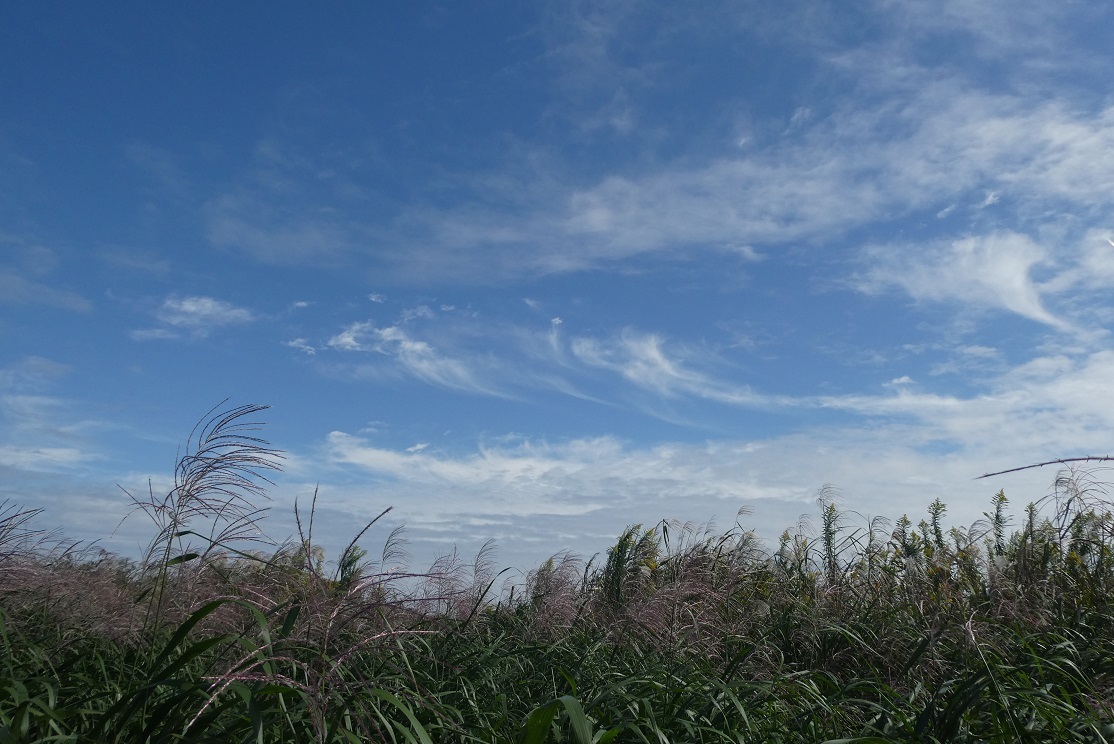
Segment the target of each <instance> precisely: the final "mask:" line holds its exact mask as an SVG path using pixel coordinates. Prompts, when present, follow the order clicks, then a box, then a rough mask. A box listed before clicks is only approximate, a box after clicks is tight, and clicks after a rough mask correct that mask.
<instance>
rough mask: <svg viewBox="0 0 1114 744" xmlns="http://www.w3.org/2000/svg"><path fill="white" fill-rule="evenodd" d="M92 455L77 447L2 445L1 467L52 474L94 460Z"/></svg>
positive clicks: (0, 446) (0, 453)
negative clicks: (60, 469)
mask: <svg viewBox="0 0 1114 744" xmlns="http://www.w3.org/2000/svg"><path fill="white" fill-rule="evenodd" d="M94 459H96V457H95V456H94V455H92V454H91V453H89V452H87V451H85V450H81V449H77V448H75V447H20V446H17V445H8V444H0V466H7V467H13V468H19V469H20V470H34V471H46V472H52V471H55V470H57V469H59V468H69V467H73V466H75V465H80V464H82V463H86V462H88V461H90V460H94Z"/></svg>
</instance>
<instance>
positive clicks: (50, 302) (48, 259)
mask: <svg viewBox="0 0 1114 744" xmlns="http://www.w3.org/2000/svg"><path fill="white" fill-rule="evenodd" d="M0 246H3V250H4V252H5V256H4V258H5V259H6V261H5V263H7V264H8V265H6V266H5V265H0V303H7V304H12V305H45V306H48V307H57V308H61V309H64V310H76V311H79V312H88V311H89V310H91V309H92V308H93V305H92V303H90V302H89V301H88V300H87V299H85V298H84V297H82V296H81V295H80V294H78V293H77V292H74V291H72V290H69V289H63V288H59V287H57V286H54V285H52V284H50V283H48V281H47V278H48V277H49V276H50V275H51V274H52V273H54V272H55V271H56V270H57V268H58V266H59V264H60V263H61V261H60V259H59V257H58V255H57V254H56V253H55V251H53V250H51V249H49V248H47V247H46V246H42V245H37V244H34V243H30V242H28V241H27V240H24V239H22V238H20V237H17V236H11V235H4V234H0Z"/></svg>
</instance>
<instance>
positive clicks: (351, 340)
mask: <svg viewBox="0 0 1114 744" xmlns="http://www.w3.org/2000/svg"><path fill="white" fill-rule="evenodd" d="M326 346H328V347H329V348H332V349H336V350H337V351H346V352H371V353H375V354H380V355H382V356H384V357H387V358H389V359H390V360H391V361H392V362H393V364H394V365H395V366H394V370H395V371H398V372H402V373H404V374H406V375H407V376H410V377H413V378H416V379H418V380H420V381H422V382H425V383H427V384H430V385H436V386H438V387H443V388H447V389H450V390H460V391H465V392H472V393H482V394H487V395H502V393H501V392H500V391H499V390H498V389H496V388H495V387H494V386H492V385H489V384H488V383H487V382H485V381H484V380H482V379H481V378H480V376H479V375H478V373H477V371H476V370H474V369H473V368H471V367H470V366H469V365H468V364H467V363H466V362H465V361H463V360H462V359H457V358H452V357H448V356H446V355H444V354H443V353H441V352H440V351H438V349H437V348H435V347H434V346H433V345H432V344H430V343H429V342H427V341H424V340H420V339H415V338H413V337H412V336H411V335H410V334H409V333H408V332H407V331H405V330H404V329H402V328H401V327H399V326H388V327H386V328H379V327H377V326H376V325H375V323H374V322H373V321H370V320H368V321H362V322H358V323H352V324H351V325H349V326H348V327H347V328H345V329H344V330H342V331H341V332H340V333H338V334H336V335H335V336H333V337H332V338H331V339H329V341H328V342H327V344H326ZM362 371H364V372H369V373H374V372H375V371H376V368H367V367H364V368H362Z"/></svg>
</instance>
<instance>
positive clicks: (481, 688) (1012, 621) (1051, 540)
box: [0, 406, 1114, 744]
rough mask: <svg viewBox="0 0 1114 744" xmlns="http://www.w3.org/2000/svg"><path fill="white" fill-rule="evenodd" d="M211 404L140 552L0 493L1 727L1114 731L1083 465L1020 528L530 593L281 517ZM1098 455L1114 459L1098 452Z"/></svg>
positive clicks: (831, 547)
mask: <svg viewBox="0 0 1114 744" xmlns="http://www.w3.org/2000/svg"><path fill="white" fill-rule="evenodd" d="M261 410H262V408H261V407H259V406H244V407H240V408H233V409H230V410H227V411H222V412H218V413H216V414H214V415H211V416H210V417H208V418H206V419H205V420H204V421H203V422H202V423H201V424H200V425H199V426H198V428H197V429H196V430H195V431H194V433H193V434H192V435H191V437H190V439H189V442H188V444H187V446H186V448H185V449H184V452H183V453H182V454H181V455H180V459H179V463H178V466H177V469H176V472H175V487H174V489H173V490H172V491H171V492H170V493H168V494H154V493H148V494H145V495H143V494H141V495H139V496H136V497H134V501H135V507H136V509H137V510H139V511H141V512H145V513H146V515H147V517H149V518H150V519H151V521H152V524H153V525H154V527H153V530H152V533H153V538H152V540H151V543H150V547H149V549H148V551H147V552H146V554H145V555H144V556H143V557H142V558H141V559H137V560H129V559H124V558H120V557H117V556H114V555H111V554H106V553H104V552H96V551H93V550H90V549H88V548H86V549H82V548H81V546H77V545H70V544H66V543H65V542H64V541H63V540H62V539H61V538H60V537H59V536H58V535H51V534H43V533H41V532H38V531H37V530H36V529H35V524H34V522H33V521H32V518H33V517H35V511H34V510H27V509H22V508H20V507H18V506H15V505H11V504H6V505H4V506H3V507H2V508H0V646H2V656H0V665H2V668H0V742H2V743H6V742H39V741H43V742H46V741H50V742H71V741H72V742H84V741H110V742H171V741H189V742H193V741H197V742H202V741H212V742H240V741H242V742H249V741H255V742H311V741H312V742H379V741H390V742H521V743H524V744H533V743H540V742H547V741H553V742H578V743H579V744H589V743H590V742H825V741H828V742H836V741H859V742H1023V741H1034V742H1038V741H1039V742H1069V741H1081V742H1105V741H1114V597H1112V590H1114V555H1112V553H1111V549H1112V546H1114V503H1112V502H1111V501H1110V500H1109V499H1108V498H1106V491H1105V489H1104V486H1103V482H1102V480H1101V476H1102V471H1101V470H1098V469H1096V468H1094V467H1091V468H1090V469H1086V468H1085V469H1078V468H1077V469H1067V470H1064V471H1061V473H1060V474H1059V476H1058V477H1057V478H1056V481H1055V484H1054V488H1053V489H1052V492H1051V494H1050V495H1049V496H1046V497H1044V498H1043V499H1040V500H1039V501H1038V502H1037V503H1035V504H1030V505H1029V506H1028V507H1026V508H1025V509H1024V516H1023V517H1022V518H1021V519H1019V520H1018V521H1019V522H1020V523H1019V524H1018V525H1016V526H1012V528H1011V525H1010V520H1009V519H1008V517H1007V514H1008V502H1007V500H1006V496H1005V494H1003V493H1001V492H1000V493H998V494H997V495H996V496H994V497H993V498H992V499H991V500H990V502H989V504H988V511H987V513H986V518H985V520H983V521H981V522H980V523H978V524H975V525H972V526H970V527H967V528H961V527H949V526H947V524H946V521H945V518H946V505H945V504H944V503H942V502H940V501H936V502H933V503H932V504H929V505H927V513H926V515H925V517H924V519H918V520H917V521H913V520H912V519H909V518H907V517H901V518H899V519H897V520H896V521H894V522H892V523H890V522H886V521H883V520H882V519H873V520H869V521H865V520H863V519H862V518H859V517H857V516H855V515H854V514H851V513H847V512H844V511H842V510H841V508H840V507H839V505H838V504H837V503H836V501H835V500H834V498H833V497H832V495H831V494H829V493H826V492H821V494H820V497H819V506H820V513H819V518H818V519H817V520H816V522H815V524H814V525H813V526H812V527H809V526H808V525H807V524H801V525H797V526H796V527H794V528H791V529H789V530H787V531H786V532H785V533H784V534H783V535H782V536H781V538H780V541H779V542H778V544H777V545H776V547H775V546H772V545H766V544H764V543H763V542H762V541H760V540H759V539H758V538H757V537H756V536H755V535H754V534H753V533H752V532H749V531H747V530H746V529H745V527H744V526H742V524H741V521H742V519H740V523H738V524H736V525H735V527H733V528H732V529H730V530H728V531H726V532H719V531H715V530H712V529H710V528H700V527H695V526H692V525H680V524H675V523H672V522H662V523H660V524H658V525H655V526H650V527H644V526H642V525H633V526H631V527H629V528H628V529H626V530H625V531H623V533H622V534H621V535H619V536H618V538H617V540H616V542H615V543H614V545H612V546H611V547H610V548H609V549H607V551H606V553H604V554H601V556H600V557H599V558H598V559H595V560H590V561H583V560H581V559H578V558H576V557H574V556H557V557H554V558H553V559H551V560H549V561H547V562H546V563H545V564H544V565H541V566H539V567H537V568H536V569H534V570H533V571H532V572H530V573H529V575H528V576H527V578H526V580H525V581H524V582H520V583H519V584H517V585H515V586H513V587H506V586H504V585H502V584H501V583H500V581H501V576H500V575H499V574H498V573H497V572H496V571H495V569H494V567H493V566H492V565H491V562H490V560H488V559H487V558H486V557H485V555H484V554H481V555H480V556H479V557H478V558H477V559H476V561H475V562H474V563H472V564H470V565H466V564H464V563H462V562H461V561H458V560H455V559H445V560H443V561H440V562H439V563H438V564H435V565H434V566H433V567H432V568H431V569H429V570H426V571H422V572H420V573H406V572H405V571H401V570H399V569H398V568H397V566H398V565H399V556H398V554H397V552H396V550H397V547H398V545H397V542H396V540H395V539H394V537H393V536H392V538H390V539H388V540H387V541H386V543H385V545H383V546H380V547H381V550H380V551H378V552H380V553H381V555H380V556H379V557H378V558H377V559H374V560H372V559H371V558H370V557H369V553H368V552H366V550H365V549H364V548H361V547H360V540H361V538H362V533H361V534H360V535H355V536H354V539H353V541H352V543H351V545H350V546H349V547H348V548H347V549H346V550H344V551H343V552H342V553H341V554H340V555H339V556H336V557H335V559H334V560H327V559H326V558H327V557H326V556H324V555H322V554H321V551H320V550H319V549H318V548H316V547H315V545H314V543H313V532H312V521H313V505H312V504H310V505H304V506H303V508H302V509H301V510H300V513H299V514H298V524H299V533H300V534H299V539H297V540H295V541H294V542H293V543H289V544H284V545H276V544H274V543H272V542H269V541H268V540H267V539H266V538H265V537H264V536H263V535H262V534H260V533H259V531H258V527H259V524H258V523H259V518H260V516H261V515H262V511H261V509H263V508H264V507H265V504H266V491H265V489H266V487H267V486H268V484H269V482H268V481H267V475H268V473H272V472H274V471H275V470H277V469H278V468H279V467H280V465H281V453H279V452H278V451H276V450H274V449H271V448H270V446H269V445H268V444H267V443H266V442H265V441H263V440H262V439H260V438H259V437H258V425H257V424H256V423H254V417H255V416H256V415H257V414H259V413H260V411H261ZM1087 465H1093V463H1089V464H1087Z"/></svg>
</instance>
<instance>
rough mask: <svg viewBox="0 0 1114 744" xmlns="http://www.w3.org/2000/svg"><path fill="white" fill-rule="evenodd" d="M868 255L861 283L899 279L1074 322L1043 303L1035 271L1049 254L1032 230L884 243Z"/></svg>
mask: <svg viewBox="0 0 1114 744" xmlns="http://www.w3.org/2000/svg"><path fill="white" fill-rule="evenodd" d="M866 256H867V260H868V261H869V262H871V263H873V264H874V266H873V268H871V269H870V270H869V273H868V275H867V277H866V281H865V282H863V283H862V284H860V288H861V289H864V290H867V291H870V290H872V289H876V288H880V287H885V286H888V285H896V286H899V287H901V288H902V289H904V290H905V291H906V292H908V293H909V295H910V296H911V297H913V298H914V299H917V300H929V301H945V300H948V301H957V302H961V303H963V304H966V305H970V306H974V307H992V308H999V309H1003V310H1007V311H1010V312H1013V313H1017V314H1018V315H1021V316H1023V317H1026V318H1029V319H1030V320H1035V321H1037V322H1039V323H1044V324H1046V325H1050V326H1052V327H1054V328H1058V329H1061V330H1069V329H1070V328H1071V325H1070V324H1069V323H1068V322H1066V321H1065V320H1062V319H1060V318H1057V317H1055V316H1054V315H1052V313H1050V312H1049V311H1048V310H1047V309H1046V308H1045V306H1044V303H1043V301H1042V297H1041V290H1040V287H1039V286H1038V285H1037V284H1036V283H1035V282H1034V281H1033V278H1032V272H1033V269H1034V268H1035V267H1038V266H1041V265H1042V264H1045V263H1047V262H1048V261H1049V255H1048V253H1047V251H1045V250H1044V249H1043V248H1041V247H1040V246H1039V245H1037V244H1036V243H1035V242H1033V240H1032V239H1031V238H1029V237H1028V236H1025V235H1020V234H1017V233H1012V232H1000V233H994V234H991V235H985V236H978V237H970V238H964V239H961V240H956V241H953V242H951V243H948V244H946V245H938V246H933V247H931V248H928V249H923V248H922V251H921V252H915V251H913V250H912V246H882V247H874V248H871V249H869V250H868V251H867V252H866Z"/></svg>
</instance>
